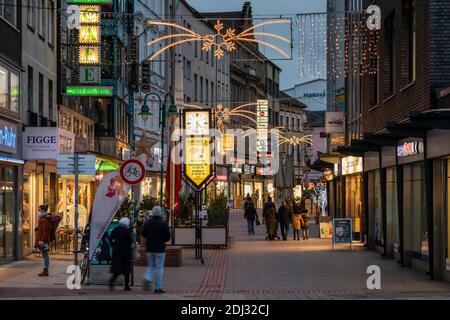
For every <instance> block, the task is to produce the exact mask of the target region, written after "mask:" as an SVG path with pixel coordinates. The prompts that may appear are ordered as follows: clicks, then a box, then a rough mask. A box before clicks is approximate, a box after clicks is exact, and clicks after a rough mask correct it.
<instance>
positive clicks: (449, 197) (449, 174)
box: [447, 160, 450, 259]
mask: <svg viewBox="0 0 450 320" xmlns="http://www.w3.org/2000/svg"><path fill="white" fill-rule="evenodd" d="M447 177H448V178H447V204H448V207H447V259H449V258H450V160H448V161H447Z"/></svg>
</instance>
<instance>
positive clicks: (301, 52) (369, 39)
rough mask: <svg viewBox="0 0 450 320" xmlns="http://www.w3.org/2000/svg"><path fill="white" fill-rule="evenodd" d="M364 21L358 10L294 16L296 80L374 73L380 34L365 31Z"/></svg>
mask: <svg viewBox="0 0 450 320" xmlns="http://www.w3.org/2000/svg"><path fill="white" fill-rule="evenodd" d="M367 18H368V15H367V13H365V12H360V11H358V12H348V11H347V12H340V13H320V14H299V15H297V17H296V19H295V20H294V24H295V27H296V28H295V32H296V35H295V38H296V39H297V41H296V43H297V44H296V47H297V56H298V75H299V79H300V80H302V81H308V80H309V79H317V78H323V79H325V78H327V76H330V77H333V78H336V79H342V78H347V77H348V76H349V75H353V76H356V75H366V74H369V75H371V74H375V73H376V72H377V69H378V56H379V38H380V35H379V30H369V29H368V28H367ZM327 62H328V65H329V69H328V70H327Z"/></svg>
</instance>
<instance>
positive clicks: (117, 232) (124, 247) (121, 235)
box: [109, 217, 133, 291]
mask: <svg viewBox="0 0 450 320" xmlns="http://www.w3.org/2000/svg"><path fill="white" fill-rule="evenodd" d="M109 239H110V241H111V246H112V265H111V273H112V274H113V275H112V277H111V279H110V281H109V287H110V289H111V290H112V289H114V281H115V280H116V279H117V277H118V276H120V275H123V276H124V282H125V283H124V285H125V290H126V291H130V290H131V288H130V285H129V283H130V272H131V245H132V242H133V237H132V234H131V230H130V219H129V218H127V217H123V218H122V219H120V221H119V226H118V227H116V228H115V229H114V230H113V231H112V232H111V236H110V237H109Z"/></svg>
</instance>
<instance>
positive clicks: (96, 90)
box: [66, 86, 113, 97]
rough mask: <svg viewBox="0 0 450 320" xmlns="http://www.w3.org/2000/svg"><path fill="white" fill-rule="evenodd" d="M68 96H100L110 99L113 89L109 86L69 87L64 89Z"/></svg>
mask: <svg viewBox="0 0 450 320" xmlns="http://www.w3.org/2000/svg"><path fill="white" fill-rule="evenodd" d="M66 95H68V96H102V97H111V96H112V95H113V87H110V86H96V87H88V86H69V87H67V88H66Z"/></svg>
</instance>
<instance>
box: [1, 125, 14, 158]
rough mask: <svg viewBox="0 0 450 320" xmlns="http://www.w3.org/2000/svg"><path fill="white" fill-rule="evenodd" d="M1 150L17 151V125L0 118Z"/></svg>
mask: <svg viewBox="0 0 450 320" xmlns="http://www.w3.org/2000/svg"><path fill="white" fill-rule="evenodd" d="M0 151H3V152H7V153H16V152H17V125H15V124H12V123H10V122H7V121H4V120H0Z"/></svg>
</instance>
